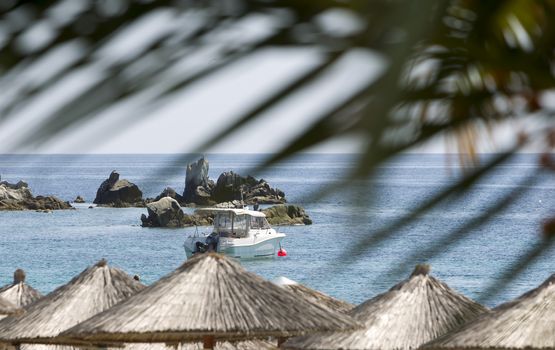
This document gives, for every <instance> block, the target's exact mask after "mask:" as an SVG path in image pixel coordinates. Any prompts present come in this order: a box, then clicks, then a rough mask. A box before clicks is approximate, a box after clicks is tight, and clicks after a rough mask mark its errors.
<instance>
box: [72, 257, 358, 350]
mask: <svg viewBox="0 0 555 350" xmlns="http://www.w3.org/2000/svg"><path fill="white" fill-rule="evenodd" d="M355 327H357V323H356V322H355V321H353V320H352V318H350V317H349V316H347V315H344V314H341V313H338V312H335V311H333V310H330V309H328V308H326V307H324V306H320V305H315V304H312V303H309V302H307V301H305V300H302V299H299V298H298V297H297V296H296V295H295V294H293V293H292V292H290V291H287V290H284V289H282V288H280V287H278V286H276V285H274V284H273V283H271V282H269V281H266V280H264V279H263V278H261V277H259V276H257V275H255V274H253V273H250V272H248V271H246V270H245V269H244V268H243V267H241V266H240V265H239V264H238V263H237V262H235V261H232V260H231V259H229V258H226V257H224V256H221V255H218V254H215V253H208V254H203V255H201V256H199V257H195V258H193V259H191V260H188V261H187V262H185V263H184V264H183V265H182V266H181V267H179V268H178V269H177V270H175V271H174V272H172V273H171V274H169V275H167V276H166V277H164V278H162V279H160V280H159V281H158V282H156V283H155V284H153V285H151V286H150V287H148V288H147V289H145V290H144V291H143V292H141V293H139V294H137V295H135V296H133V297H132V298H129V299H128V300H126V301H124V302H122V303H120V304H118V305H116V306H115V307H113V308H111V309H110V310H108V311H106V312H103V313H102V314H99V315H97V316H95V317H93V318H91V319H90V320H87V321H86V322H83V323H81V324H79V325H77V326H75V327H73V328H72V329H70V330H68V331H67V332H64V333H63V334H62V337H65V339H66V340H68V338H69V340H72V339H73V340H76V339H78V340H84V341H88V342H92V343H97V344H100V343H110V342H141V343H145V342H169V343H177V342H180V341H193V340H197V339H198V340H201V339H202V340H203V341H204V345H205V346H208V347H210V346H212V345H210V344H209V345H207V342H209V343H213V342H214V341H216V340H231V339H234V340H238V339H248V338H251V339H252V338H262V337H267V336H276V337H288V336H293V335H298V334H304V333H307V332H315V331H323V330H347V329H353V328H355Z"/></svg>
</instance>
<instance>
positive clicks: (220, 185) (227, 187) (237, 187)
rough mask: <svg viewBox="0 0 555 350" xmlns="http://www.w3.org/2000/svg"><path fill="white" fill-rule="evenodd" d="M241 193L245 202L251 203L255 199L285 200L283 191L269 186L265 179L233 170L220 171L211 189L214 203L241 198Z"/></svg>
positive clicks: (259, 201) (274, 202)
mask: <svg viewBox="0 0 555 350" xmlns="http://www.w3.org/2000/svg"><path fill="white" fill-rule="evenodd" d="M241 195H242V199H243V200H244V202H245V203H246V204H253V203H254V202H255V199H256V200H257V201H258V203H259V204H280V203H285V201H286V200H285V193H283V191H281V190H279V189H277V188H271V187H270V185H269V184H268V183H267V182H266V180H264V179H260V180H256V179H255V178H254V177H252V176H250V175H249V176H247V177H243V176H241V175H239V174H236V173H234V172H233V171H229V172H224V173H222V174H221V175H220V177H218V181H217V182H216V185H215V186H214V189H213V191H212V199H213V200H214V201H215V202H216V203H222V202H230V201H233V200H241Z"/></svg>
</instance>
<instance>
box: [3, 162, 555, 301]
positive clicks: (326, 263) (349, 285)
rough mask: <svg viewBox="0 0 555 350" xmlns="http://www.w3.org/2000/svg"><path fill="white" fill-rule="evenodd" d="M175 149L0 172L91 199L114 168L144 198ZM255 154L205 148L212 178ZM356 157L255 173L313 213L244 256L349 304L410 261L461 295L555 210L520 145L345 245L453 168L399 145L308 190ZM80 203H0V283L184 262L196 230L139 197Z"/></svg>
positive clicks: (543, 265) (554, 188) (541, 271)
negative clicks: (433, 200) (472, 180)
mask: <svg viewBox="0 0 555 350" xmlns="http://www.w3.org/2000/svg"><path fill="white" fill-rule="evenodd" d="M174 158H175V156H172V155H87V156H68V155H52V156H48V155H46V156H45V155H43V156H21V155H17V156H15V155H0V174H1V175H2V180H9V181H12V182H16V181H18V180H19V179H24V180H25V181H27V182H28V183H29V185H30V187H31V189H32V191H33V193H34V194H35V195H39V194H42V195H47V194H52V195H56V196H59V197H60V198H62V199H64V200H73V199H74V198H75V197H76V196H77V195H81V196H83V197H84V198H85V200H86V201H87V202H92V200H93V199H94V196H95V193H96V189H97V188H98V186H99V185H100V183H101V182H102V181H103V180H104V179H105V178H106V177H107V176H108V174H109V173H110V171H112V170H113V169H117V170H118V172H119V173H120V174H121V177H122V178H126V179H129V180H130V181H132V182H134V183H136V184H137V185H138V186H139V187H140V188H141V189H142V190H143V193H144V195H145V196H146V197H154V196H156V195H158V194H159V193H160V192H161V191H162V189H163V188H164V187H166V186H171V187H173V188H175V189H176V190H177V191H178V192H181V191H183V186H184V177H185V170H184V168H185V167H184V165H183V164H176V163H175V162H174ZM262 158H263V156H260V155H210V156H208V160H209V161H210V176H211V178H213V179H216V178H217V177H218V175H219V174H220V173H221V172H223V171H227V170H234V171H236V172H239V173H242V174H243V175H246V172H248V171H249V169H252V168H253V167H255V166H256V165H257V164H259V162H260V161H261V159H262ZM353 159H354V156H349V155H302V156H299V157H297V158H295V159H293V160H290V161H287V162H284V163H282V164H280V165H278V166H276V167H274V168H272V169H271V170H269V171H267V172H266V173H265V174H262V176H263V177H264V178H265V179H266V180H268V182H269V183H270V184H271V185H272V186H275V187H278V188H280V189H282V190H283V191H285V193H286V196H287V198H288V199H289V202H291V203H298V204H301V205H303V206H304V207H305V208H306V210H307V212H308V213H309V214H310V216H311V217H312V218H313V220H314V225H312V226H304V227H301V226H298V227H283V228H281V231H283V232H285V233H286V234H287V237H286V239H285V241H284V247H285V248H286V249H287V251H288V253H289V255H288V256H287V257H286V258H277V257H276V258H273V259H263V260H247V261H242V262H241V263H242V264H243V265H244V266H245V267H246V268H247V269H248V270H250V271H253V272H255V273H257V274H259V275H262V276H263V277H265V278H268V279H273V278H275V277H278V276H282V275H283V276H287V277H288V278H291V279H293V280H297V281H299V282H302V283H304V284H306V285H308V286H310V287H312V288H316V289H319V290H322V291H324V292H326V293H328V294H330V295H333V296H335V297H338V298H342V299H345V300H347V301H350V302H353V303H360V302H362V301H364V300H366V299H368V298H370V297H372V296H374V295H375V294H377V293H380V292H384V291H385V290H387V289H388V288H390V287H391V286H392V285H393V284H395V283H397V282H398V281H400V280H401V279H403V278H404V277H406V276H407V275H408V274H410V272H411V270H412V265H414V263H416V262H427V263H430V264H431V265H432V273H433V274H434V275H435V276H437V277H439V278H440V279H442V280H443V281H445V282H447V283H448V284H449V285H450V286H452V287H454V288H455V289H457V290H459V291H461V292H463V293H465V294H467V295H468V296H470V297H472V298H481V297H482V296H483V291H484V290H485V289H486V288H487V287H488V286H489V285H491V284H492V283H495V281H496V279H497V278H499V275H500V274H501V273H502V272H503V271H504V270H505V269H506V268H507V267H509V265H510V264H511V263H513V262H515V261H517V260H518V259H519V258H520V257H521V256H522V255H524V254H526V252H527V251H528V250H530V249H532V247H533V246H534V245H536V244H538V242H539V237H540V235H539V231H540V230H539V227H540V224H541V221H542V220H543V219H544V218H546V217H548V216H550V215H553V214H555V184H554V182H553V176H554V175H553V174H548V173H545V174H541V175H540V179H539V180H538V181H537V182H534V183H529V182H526V181H525V178H526V177H527V176H528V175H530V174H532V173H534V172H535V171H538V168H537V156H534V155H519V156H517V157H514V158H512V159H510V160H509V161H508V162H506V163H504V164H503V165H502V166H500V167H499V168H498V169H496V170H495V171H494V172H493V173H492V174H490V175H489V176H487V177H486V178H484V179H483V180H482V181H481V182H480V183H479V184H478V185H477V186H476V187H475V188H474V189H473V190H472V191H471V192H469V193H466V194H464V195H462V196H460V197H458V198H453V199H450V200H449V201H447V202H445V203H441V204H440V205H439V206H437V207H436V208H435V209H434V210H433V211H432V212H429V213H427V214H425V215H421V216H420V217H419V218H418V220H416V221H414V222H412V223H410V224H408V225H406V226H403V227H401V228H399V229H397V230H395V232H394V234H393V235H392V236H390V237H389V238H388V239H386V240H384V241H381V242H379V243H377V244H374V245H372V246H371V247H370V248H369V249H366V250H364V251H363V252H362V254H361V255H360V256H357V257H353V255H352V252H353V250H352V248H353V246H354V245H356V244H357V242H359V240H361V239H363V238H364V237H369V236H370V233H371V232H374V231H375V230H376V229H378V228H380V227H382V226H383V225H384V224H387V223H388V222H391V221H392V220H394V219H396V218H400V217H402V216H403V215H406V214H408V213H409V212H410V210H411V208H413V207H414V206H415V205H417V204H418V203H421V202H422V201H423V200H425V199H426V198H429V197H430V196H433V194H434V193H438V191H441V190H442V189H443V188H445V186H446V185H448V184H449V183H452V182H453V181H456V179H457V178H458V176H460V169H459V168H458V166H456V165H452V166H449V165H448V163H447V162H446V159H445V157H444V156H440V155H406V156H402V157H400V158H397V159H395V160H394V161H391V162H390V163H388V164H386V165H384V166H383V167H382V168H381V169H380V171H379V172H378V174H377V175H376V177H375V178H374V179H373V180H372V181H368V182H363V183H357V184H353V189H352V190H350V191H349V190H348V189H347V188H343V189H342V190H340V191H338V192H335V193H333V194H331V195H328V196H326V197H324V198H317V199H314V197H313V196H314V194H318V193H322V189H323V188H325V187H326V185H330V184H336V183H337V182H338V181H339V180H340V179H341V177H342V176H343V175H344V174H346V173H348V172H349V171H350V170H351V169H352V168H353V166H354V164H355V163H354V160H353ZM510 191H513V193H518V195H514V197H513V199H512V201H510V202H507V205H506V206H505V207H504V208H503V211H501V212H498V213H496V214H495V215H494V216H493V218H492V219H491V220H490V221H488V222H485V223H483V224H482V225H479V226H474V227H465V226H464V225H465V224H468V222H471V221H479V220H478V219H479V218H480V217H481V215H483V214H484V213H486V211H487V210H488V209H489V208H490V207H491V206H496V205H501V204H502V203H505V202H506V201H503V200H502V198H503V197H502V196H503V194H505V193H508V192H510ZM88 205H89V204H85V205H79V206H78V209H77V210H73V211H57V212H54V213H51V214H44V213H36V212H33V211H26V212H0V284H6V283H8V282H10V281H11V279H12V274H13V271H14V270H15V269H16V268H19V267H20V268H23V269H25V270H26V271H27V276H28V281H29V283H30V284H31V285H33V286H35V287H36V288H38V289H39V290H41V291H42V292H44V293H46V292H49V291H52V290H53V289H54V288H55V287H57V286H59V285H60V284H63V283H66V282H67V281H68V280H69V279H71V277H73V276H74V275H75V274H77V273H79V272H81V271H82V270H83V269H85V268H86V267H87V266H88V265H90V264H93V263H94V262H96V261H97V260H99V259H100V258H103V257H105V258H107V259H108V260H109V262H110V263H111V264H112V265H115V266H118V267H121V268H123V269H125V270H126V271H127V272H128V273H130V274H138V275H140V276H141V278H142V280H143V281H144V282H145V283H152V282H154V281H156V280H157V279H158V278H159V277H161V276H163V275H165V274H167V273H169V272H170V271H172V270H173V269H175V268H176V267H178V266H179V265H180V264H181V263H182V262H183V261H184V259H185V253H184V250H183V246H182V244H183V239H184V237H185V235H186V234H187V233H189V232H192V231H194V230H195V228H186V229H154V228H141V227H140V219H139V218H140V216H141V214H142V213H146V209H141V208H130V209H110V208H95V209H88ZM187 210H188V209H187ZM449 235H451V236H453V237H457V238H460V239H457V240H454V241H453V242H452V243H451V244H449V245H448V246H441V247H440V248H439V249H436V252H435V253H434V254H431V253H430V251H429V250H430V249H429V248H430V247H435V246H436V244H437V243H438V242H440V241H441V240H442V239H445V238H446V237H448V236H449ZM554 253H555V249H547V250H546V251H545V252H544V253H543V254H542V255H541V256H540V257H539V258H538V259H536V260H535V261H534V263H533V264H531V265H530V266H528V267H527V268H526V269H525V270H524V271H523V272H522V273H521V274H519V275H518V276H516V279H515V280H514V281H513V282H512V283H511V284H510V285H508V286H507V287H505V288H503V289H502V290H500V291H499V293H497V294H496V295H495V296H494V297H493V298H491V299H489V301H488V302H487V304H488V305H489V306H493V305H496V304H498V303H500V302H502V301H505V300H507V299H509V298H514V297H516V296H518V295H520V294H521V293H523V292H525V291H526V290H528V289H530V288H533V287H535V286H536V285H538V284H539V283H541V282H542V281H543V280H545V279H546V278H547V277H548V276H549V275H550V274H552V273H553V272H555V268H554V267H555V259H553V254H554ZM407 259H408V263H406V264H403V263H404V262H406V260H407ZM351 260H352V261H354V262H352V263H347V262H349V261H351Z"/></svg>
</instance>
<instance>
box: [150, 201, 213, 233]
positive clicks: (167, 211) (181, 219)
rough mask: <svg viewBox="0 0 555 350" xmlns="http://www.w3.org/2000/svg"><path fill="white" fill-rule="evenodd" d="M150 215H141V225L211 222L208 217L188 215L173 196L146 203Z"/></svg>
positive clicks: (205, 223)
mask: <svg viewBox="0 0 555 350" xmlns="http://www.w3.org/2000/svg"><path fill="white" fill-rule="evenodd" d="M146 208H147V210H148V217H147V216H146V215H145V214H142V215H141V221H142V224H141V226H143V227H185V226H207V225H210V224H211V220H210V219H209V218H208V217H201V216H199V215H187V214H185V213H184V212H183V210H182V209H181V206H180V205H179V202H177V201H176V200H175V199H173V198H171V197H164V198H161V199H160V200H158V201H156V202H152V203H148V204H147V205H146Z"/></svg>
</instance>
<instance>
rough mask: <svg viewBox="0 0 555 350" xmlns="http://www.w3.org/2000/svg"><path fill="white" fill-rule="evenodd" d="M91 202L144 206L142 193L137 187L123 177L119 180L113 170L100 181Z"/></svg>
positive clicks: (118, 205) (109, 204) (108, 204)
mask: <svg viewBox="0 0 555 350" xmlns="http://www.w3.org/2000/svg"><path fill="white" fill-rule="evenodd" d="M93 203H94V204H99V205H106V206H113V207H143V206H144V201H143V193H142V192H141V190H140V189H139V187H137V185H135V184H134V183H131V182H129V181H127V180H125V179H123V180H120V179H119V174H118V173H117V172H116V171H115V170H114V171H112V173H111V174H110V177H109V178H108V179H106V180H104V181H103V182H102V184H101V185H100V187H99V188H98V191H96V198H95V199H94V201H93Z"/></svg>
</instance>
